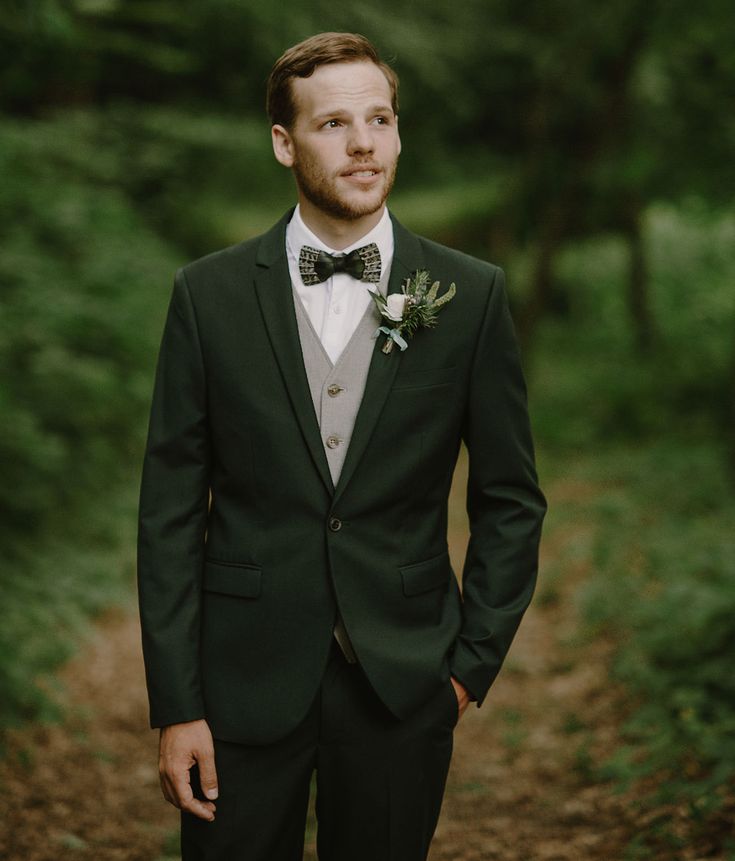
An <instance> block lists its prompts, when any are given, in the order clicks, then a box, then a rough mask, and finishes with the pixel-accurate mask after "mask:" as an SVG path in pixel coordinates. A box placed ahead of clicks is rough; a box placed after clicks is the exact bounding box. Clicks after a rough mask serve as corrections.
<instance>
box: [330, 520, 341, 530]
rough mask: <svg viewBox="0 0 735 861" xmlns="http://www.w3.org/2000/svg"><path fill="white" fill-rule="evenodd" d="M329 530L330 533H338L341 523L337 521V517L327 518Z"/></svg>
mask: <svg viewBox="0 0 735 861" xmlns="http://www.w3.org/2000/svg"><path fill="white" fill-rule="evenodd" d="M329 528H330V529H331V530H332V532H339V530H340V529H341V528H342V521H341V520H340V519H339V517H330V518H329Z"/></svg>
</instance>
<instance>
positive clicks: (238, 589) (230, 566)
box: [203, 559, 262, 598]
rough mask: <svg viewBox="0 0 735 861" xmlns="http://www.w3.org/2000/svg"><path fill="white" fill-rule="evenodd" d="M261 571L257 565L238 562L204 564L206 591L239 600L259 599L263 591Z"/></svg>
mask: <svg viewBox="0 0 735 861" xmlns="http://www.w3.org/2000/svg"><path fill="white" fill-rule="evenodd" d="M261 574H262V572H261V569H260V568H258V567H257V565H242V564H239V563H237V562H214V561H212V560H211V559H207V561H206V562H205V563H204V584H203V587H204V590H205V591H207V592H219V593H221V594H222V595H234V596H235V597H237V598H258V597H259V596H260V590H261Z"/></svg>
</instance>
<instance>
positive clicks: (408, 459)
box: [138, 213, 545, 743]
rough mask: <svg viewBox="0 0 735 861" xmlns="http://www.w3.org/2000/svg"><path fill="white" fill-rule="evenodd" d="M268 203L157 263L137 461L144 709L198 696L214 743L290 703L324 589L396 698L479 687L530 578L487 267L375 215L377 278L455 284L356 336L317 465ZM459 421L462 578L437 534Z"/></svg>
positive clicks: (493, 280)
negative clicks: (421, 309) (348, 410)
mask: <svg viewBox="0 0 735 861" xmlns="http://www.w3.org/2000/svg"><path fill="white" fill-rule="evenodd" d="M289 217H290V213H289V214H287V215H286V216H285V217H284V218H283V219H282V220H281V221H280V222H279V223H278V224H277V225H276V226H275V227H274V228H273V229H271V230H270V231H269V232H268V233H266V234H265V235H263V236H261V237H258V238H256V239H253V240H250V241H247V242H243V243H241V244H239V245H236V246H234V247H231V248H228V249H225V250H223V251H219V252H217V253H215V254H211V255H209V256H208V257H205V258H203V259H201V260H198V261H196V262H194V263H192V264H190V265H188V266H186V267H184V268H183V269H181V270H179V272H178V273H177V276H176V283H175V287H174V293H173V297H172V300H171V305H170V308H169V313H168V319H167V322H166V327H165V331H164V335H163V341H162V345H161V352H160V356H159V361H158V368H157V373H156V382H155V392H154V396H153V405H152V410H151V419H150V429H149V437H148V444H147V449H146V454H145V463H144V469H143V478H142V488H141V501H140V523H139V545H138V573H139V593H140V606H141V620H142V629H143V646H144V655H145V662H146V675H147V681H148V690H149V696H150V706H151V723H152V725H153V726H162V725H166V724H170V723H177V722H180V721H188V720H193V719H196V718H202V717H204V718H206V719H207V720H208V722H209V724H210V726H211V728H212V732H213V734H214V735H215V737H217V738H221V739H224V740H229V741H235V742H246V743H263V742H268V741H272V740H275V739H277V738H279V737H281V736H283V735H285V734H286V733H287V732H288V731H289V730H291V729H292V728H293V727H294V726H295V725H296V724H297V723H298V721H299V720H300V719H301V718H302V717H303V716H304V715H305V713H306V711H307V709H308V707H309V705H310V704H311V702H312V700H313V698H314V696H315V694H316V692H317V689H318V686H319V683H320V679H321V676H322V673H323V670H324V668H325V664H326V661H327V656H328V652H329V649H330V646H331V643H332V629H333V625H334V620H335V613H336V609H337V605H339V609H340V611H341V613H342V616H343V618H344V621H345V624H346V626H347V630H348V631H349V635H350V638H351V641H352V643H353V645H354V648H355V651H356V653H357V655H358V658H359V662H360V664H361V666H362V668H363V670H364V672H365V673H366V674H367V677H368V679H369V680H370V682H371V684H372V686H373V687H374V689H375V691H376V692H377V694H378V695H379V696H380V698H381V699H382V700H383V702H384V703H385V705H386V706H387V707H388V708H389V709H390V711H391V712H393V713H394V714H395V715H396V716H397V717H399V718H400V717H404V716H406V715H409V714H410V713H411V712H412V710H414V709H416V708H417V707H418V706H419V705H420V704H421V703H422V702H423V701H425V700H426V699H427V698H429V697H431V696H432V695H433V694H434V693H435V692H436V690H437V689H438V687H439V686H440V685H441V684H446V682H447V679H448V674H449V673H450V672H451V673H452V674H453V675H454V676H455V677H456V678H458V679H459V680H461V681H462V682H463V683H464V684H465V686H466V687H467V688H468V689H469V690H470V692H471V693H472V694H473V695H474V697H475V698H476V699H477V700H478V702H482V700H483V698H484V696H485V694H486V692H487V690H488V688H489V686H490V684H491V683H492V681H493V679H494V678H495V676H496V674H497V672H498V670H499V669H500V666H501V663H502V661H503V658H504V657H505V654H506V652H507V651H508V648H509V646H510V643H511V640H512V638H513V636H514V634H515V632H516V629H517V627H518V624H519V622H520V619H521V616H522V614H523V612H524V610H525V608H526V606H527V605H528V602H529V600H530V598H531V594H532V591H533V587H534V582H535V578H536V569H537V556H538V542H539V536H540V531H541V521H542V519H543V515H544V511H545V502H544V498H543V496H542V494H541V492H540V491H539V489H538V485H537V480H536V473H535V469H534V463H533V448H532V442H531V436H530V432H529V424H528V416H527V411H526V396H525V386H524V382H523V377H522V374H521V368H520V364H519V357H518V351H517V348H516V342H515V338H514V334H513V327H512V323H511V320H510V316H509V314H508V308H507V302H506V296H505V291H504V285H503V274H502V272H501V270H500V269H498V268H497V267H494V266H492V265H490V264H488V263H483V262H481V261H479V260H476V259H474V258H471V257H468V256H466V255H464V254H461V253H459V252H457V251H453V250H450V249H448V248H444V247H442V246H440V245H437V244H435V243H433V242H430V241H428V240H426V239H422V238H420V237H418V236H415V235H414V234H412V233H409V232H408V231H407V230H405V229H404V228H403V227H401V225H400V224H399V223H397V222H395V221H394V232H395V256H394V260H393V267H392V271H391V277H390V285H389V292H398V291H399V290H400V286H401V283H402V282H403V281H404V279H405V278H406V277H407V276H408V275H409V274H411V273H412V272H413V271H414V270H416V269H428V270H429V271H430V273H431V276H432V278H433V279H439V280H440V281H441V282H442V285H443V287H444V288H446V287H447V286H448V285H449V284H450V283H451V282H452V281H454V282H456V284H457V294H456V296H455V298H454V299H453V300H452V301H451V302H450V303H449V304H447V305H445V306H444V308H442V310H441V311H440V312H439V317H438V325H437V327H436V328H434V329H422V330H420V331H419V332H418V333H416V334H415V335H414V337H413V338H412V339H411V340H410V341H409V346H408V349H407V350H406V351H405V352H400V351H399V350H398V349H397V348H396V349H394V350H393V352H392V353H390V354H389V355H386V354H385V353H383V352H382V351H381V349H380V347H381V346H382V343H383V340H384V338H383V336H382V335H381V336H380V337H379V338H378V339H377V340H376V346H375V350H374V352H373V356H372V361H371V365H370V370H369V374H368V378H367V384H366V388H365V394H364V398H363V401H362V404H361V406H360V409H359V413H358V415H357V420H356V424H355V428H354V434H353V437H352V440H351V443H350V446H349V450H348V453H347V457H346V460H345V463H344V467H343V469H342V473H341V476H340V479H339V482H338V484H337V486H336V487H334V486H333V484H332V481H331V478H330V473H329V469H328V465H327V460H326V456H325V453H324V442H323V441H322V439H321V435H320V431H319V427H318V424H317V420H316V416H315V414H314V408H313V405H312V400H311V396H310V393H309V386H308V382H307V376H306V371H305V369H304V363H303V359H302V355H301V347H300V343H299V335H298V330H297V325H296V317H295V313H294V307H293V297H292V287H291V281H290V276H289V270H288V264H287V261H286V253H285V238H284V237H285V227H286V224H287V221H288V218H289ZM462 439H464V441H465V442H466V444H467V448H468V450H469V454H470V460H469V483H468V489H467V507H468V512H469V518H470V527H471V538H470V543H469V548H468V552H467V559H466V563H465V567H464V571H463V575H462V582H463V597H462V596H461V595H460V591H459V589H458V587H457V584H456V580H455V578H454V576H453V573H452V570H451V567H450V563H449V557H448V554H447V541H446V536H447V497H448V492H449V487H450V483H451V479H452V472H453V468H454V465H455V461H456V458H457V454H458V449H459V446H460V441H461V440H462ZM210 492H211V497H210Z"/></svg>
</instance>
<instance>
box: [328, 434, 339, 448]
mask: <svg viewBox="0 0 735 861" xmlns="http://www.w3.org/2000/svg"><path fill="white" fill-rule="evenodd" d="M327 445H328V446H329V447H330V448H337V446H338V445H339V437H338V436H328V437H327Z"/></svg>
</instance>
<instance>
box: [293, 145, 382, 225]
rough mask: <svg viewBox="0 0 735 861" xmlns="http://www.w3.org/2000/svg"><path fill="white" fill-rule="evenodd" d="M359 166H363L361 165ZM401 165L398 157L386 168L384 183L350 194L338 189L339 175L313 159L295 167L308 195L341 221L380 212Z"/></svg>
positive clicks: (297, 181) (318, 205) (302, 187)
mask: <svg viewBox="0 0 735 861" xmlns="http://www.w3.org/2000/svg"><path fill="white" fill-rule="evenodd" d="M355 168H356V169H359V165H356V166H355ZM397 168H398V160H397V159H396V160H395V161H394V162H393V163H392V164H391V165H389V167H388V168H385V167H383V170H382V173H381V177H382V185H378V186H376V187H374V188H370V189H365V190H364V191H363V190H362V189H360V188H356V189H354V191H353V193H352V195H351V196H350V197H348V196H347V195H346V194H344V193H341V192H340V191H339V189H338V188H337V178H336V177H334V176H329V175H328V174H327V173H326V172H325V171H324V170H323V169H322V168H321V166H319V165H317V164H315V163H314V162H312V161H311V159H308V158H306V159H303V160H296V161H295V162H294V163H293V165H292V166H291V169H292V170H293V174H294V177H295V179H296V184H297V186H298V187H299V190H300V191H301V193H302V194H303V195H304V197H305V198H306V199H307V200H308V201H309V202H310V203H311V204H313V205H314V206H315V207H317V208H318V209H319V210H321V211H322V212H324V213H326V214H327V215H331V216H332V217H334V218H338V219H340V220H341V221H357V220H358V219H360V218H363V217H364V216H366V215H372V214H373V213H374V212H377V211H378V210H379V209H380V208H381V207H382V206H383V205H384V204H385V202H386V200H387V199H388V195H389V194H390V192H391V189H392V188H393V183H394V182H395V178H396V170H397Z"/></svg>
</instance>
